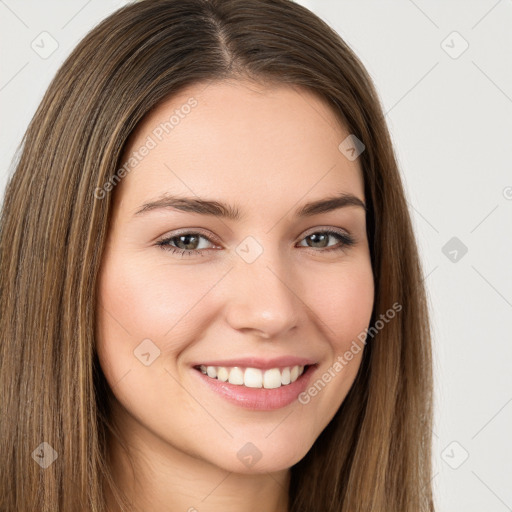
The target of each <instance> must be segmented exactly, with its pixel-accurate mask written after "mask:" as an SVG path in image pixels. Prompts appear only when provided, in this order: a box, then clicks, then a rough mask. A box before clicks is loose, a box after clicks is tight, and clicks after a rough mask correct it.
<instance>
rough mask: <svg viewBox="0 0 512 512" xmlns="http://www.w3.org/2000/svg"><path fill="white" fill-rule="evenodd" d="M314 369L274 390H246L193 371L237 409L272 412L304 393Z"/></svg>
mask: <svg viewBox="0 0 512 512" xmlns="http://www.w3.org/2000/svg"><path fill="white" fill-rule="evenodd" d="M315 370H316V367H315V366H314V365H313V366H309V367H308V368H307V371H305V372H304V373H303V374H302V375H301V376H300V377H299V378H298V379H297V380H296V381H295V382H292V383H291V384H287V385H286V386H281V387H279V388H275V389H265V388H248V387H245V386H237V385H235V384H230V383H229V382H223V381H220V380H218V379H212V378H211V377H208V376H207V375H205V374H204V373H202V372H201V371H200V370H197V369H195V368H194V369H193V372H194V373H196V374H197V375H198V377H199V378H200V379H201V380H202V381H203V382H204V383H205V384H206V385H207V386H209V387H210V389H212V390H213V391H215V392H216V393H218V394H219V395H221V396H222V397H223V398H225V399H226V400H227V401H228V402H231V403H233V404H235V405H238V406H239V407H243V408H245V409H251V410H253V411H272V410H275V409H281V408H282V407H286V406H287V405H290V404H291V403H292V402H294V401H295V400H296V399H297V397H298V396H299V395H300V394H301V393H302V392H303V391H305V389H306V388H307V386H308V383H309V381H310V380H311V376H312V374H313V373H314V372H315Z"/></svg>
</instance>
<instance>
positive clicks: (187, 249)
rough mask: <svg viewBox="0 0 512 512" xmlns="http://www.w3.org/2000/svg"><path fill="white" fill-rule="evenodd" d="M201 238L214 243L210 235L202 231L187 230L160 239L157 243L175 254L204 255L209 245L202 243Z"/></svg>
mask: <svg viewBox="0 0 512 512" xmlns="http://www.w3.org/2000/svg"><path fill="white" fill-rule="evenodd" d="M201 239H202V240H206V241H207V242H208V243H212V241H211V240H210V239H209V238H208V237H206V236H204V235H202V234H201V233H195V232H186V233H181V234H179V235H174V236H171V237H169V238H165V239H164V240H160V241H159V242H157V244H156V245H158V246H159V247H162V249H164V250H166V251H171V252H172V253H173V254H174V253H179V254H181V255H182V256H184V255H185V254H187V255H188V256H191V255H192V254H199V255H201V256H204V254H203V252H204V251H205V250H206V249H208V247H204V244H202V243H201Z"/></svg>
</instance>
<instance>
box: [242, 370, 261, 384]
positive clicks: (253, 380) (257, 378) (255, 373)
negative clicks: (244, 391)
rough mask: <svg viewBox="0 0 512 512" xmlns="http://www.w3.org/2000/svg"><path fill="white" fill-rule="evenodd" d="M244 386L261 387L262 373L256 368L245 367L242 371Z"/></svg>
mask: <svg viewBox="0 0 512 512" xmlns="http://www.w3.org/2000/svg"><path fill="white" fill-rule="evenodd" d="M244 386H246V387H248V388H261V387H262V386H263V374H262V373H261V370H259V369H258V368H246V369H245V373H244Z"/></svg>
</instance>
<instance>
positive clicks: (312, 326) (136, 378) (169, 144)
mask: <svg viewBox="0 0 512 512" xmlns="http://www.w3.org/2000/svg"><path fill="white" fill-rule="evenodd" d="M191 97H193V98H194V99H195V100H196V101H197V104H196V106H195V107H194V108H192V109H190V111H189V109H185V110H186V111H187V112H189V113H188V114H186V115H184V116H182V117H181V118H180V121H179V123H178V124H176V126H174V128H173V129H172V130H170V131H169V133H168V134H164V136H163V137H161V139H162V140H161V141H158V140H157V137H156V136H155V129H157V128H158V127H159V126H161V123H164V122H166V121H169V118H170V116H171V115H172V114H173V113H174V112H175V111H176V109H180V108H181V107H182V106H183V105H185V104H187V101H188V100H189V99H190V98H191ZM182 112H183V111H182ZM156 133H159V132H158V131H157V132H156ZM348 135H349V133H348V132H347V131H346V130H345V129H344V128H343V126H342V125H341V124H340V122H339V121H338V120H337V118H336V116H335V114H334V112H333V111H332V110H331V109H330V107H329V106H328V105H327V104H326V103H325V102H324V100H322V99H321V98H319V97H317V96H316V95H314V94H312V93H311V92H309V91H307V90H305V89H301V88H297V87H292V86H288V85H279V86H275V85H273V86H268V85H266V86H263V85H259V84H255V83H252V82H245V81H235V80H229V81H218V82H213V83H210V84H208V85H207V84H205V83H201V84H194V85H193V86H190V87H188V88H187V89H184V90H182V91H181V92H180V93H179V94H178V95H175V96H173V97H172V98H171V99H170V100H167V101H166V102H164V103H162V104H161V105H160V106H158V108H156V109H155V110H154V111H152V112H151V113H150V114H149V115H148V116H147V117H146V118H145V119H144V121H143V122H142V123H141V124H140V126H139V127H138V129H137V131H136V132H135V133H134V135H133V137H131V139H130V141H129V145H128V147H127V149H126V153H125V157H126V159H128V158H129V156H130V154H131V153H132V152H133V151H137V150H138V149H139V148H140V147H141V146H143V145H144V144H146V143H147V141H148V137H151V138H152V139H154V141H155V142H157V144H156V147H154V148H152V149H150V151H149V152H148V154H147V155H146V156H145V157H144V158H143V159H142V160H141V161H140V163H137V165H136V166H135V167H134V168H133V170H132V171H131V172H130V173H128V174H127V175H126V176H125V177H124V178H123V180H122V181H121V182H120V183H119V184H118V185H117V187H116V189H115V190H114V192H113V193H114V194H115V196H114V199H115V200H114V203H113V211H112V218H111V224H110V226H109V233H108V240H107V246H106V249H105V252H104V255H103V260H102V267H101V271H100V276H99V283H98V284H99V288H98V290H99V304H98V325H97V350H98V355H99V359H100V363H101V367H102V369H103V371H104V373H105V376H106V379H107V381H108V383H109V385H110V387H111V388H112V390H113V393H114V395H115V397H116V403H115V405H114V408H113V419H114V421H116V423H117V424H118V425H119V428H120V429H121V432H122V436H123V439H124V440H125V442H126V443H127V445H128V446H129V447H130V450H131V452H132V461H133V467H132V466H131V465H130V464H129V463H128V461H127V459H126V456H125V454H124V452H123V451H122V450H121V449H120V447H119V444H118V442H117V441H116V440H115V439H111V440H110V445H109V446H110V449H111V454H112V458H113V467H114V472H115V478H116V479H117V481H118V483H119V485H120V486H121V488H122V489H123V490H124V492H126V493H127V495H128V496H129V497H130V499H131V500H133V503H134V504H135V506H136V507H138V508H136V510H147V511H149V510H151V512H164V511H166V512H168V511H172V512H175V511H183V512H185V511H190V512H192V511H194V510H197V511H199V512H232V511H233V512H234V511H236V512H260V511H261V510H264V511H267V512H272V511H274V512H285V511H287V510H288V505H289V503H288V497H287V494H288V484H289V477H290V469H289V468H290V467H291V466H292V465H293V464H295V463H296V462H298V461H299V460H300V459H302V458H303V457H304V456H305V455H306V453H307V451H308V450H309V449H310V448H311V446H312V445H313V443H314V442H315V440H316V439H317V437H318V436H319V435H320V433H321V432H322V430H323V429H324V428H325V427H326V426H327V424H328V423H329V421H330V420H331V419H332V417H333V416H334V414H335V413H336V411H337V410H338V408H339V406H340V404H341V403H342V402H343V400H344V398H345V396H346V394H347V393H348V391H349V389H350V387H351V385H352V383H353V381H354V379H355V376H356V373H357V370H358V368H359V366H360V362H361V357H362V353H363V351H360V352H359V353H358V354H356V355H354V357H353V359H352V360H351V361H350V363H349V364H347V365H346V366H344V367H343V369H342V370H341V371H339V372H338V373H337V374H336V377H334V378H332V379H331V381H330V382H329V383H328V384H327V385H326V386H325V387H324V388H323V389H322V390H321V391H320V392H319V393H318V394H317V396H315V397H314V398H312V399H311V401H310V402H309V403H308V404H306V405H303V404H301V403H300V402H299V401H298V400H295V401H294V402H293V403H291V404H290V405H288V406H286V407H284V408H281V409H277V410H273V411H253V410H248V409H244V408H242V407H239V406H237V405H234V404H232V403H230V402H227V401H226V400H225V399H224V398H223V397H221V396H220V395H218V394H217V393H215V392H213V391H212V390H210V389H209V387H208V386H206V385H205V384H204V383H203V382H202V381H201V380H200V379H198V378H197V375H196V374H195V373H194V372H197V370H195V369H193V367H192V365H193V364H196V363H197V362H198V361H208V360H218V359H233V358H236V357H247V356H257V357H263V358H265V359H270V358H274V357H279V356H285V355H294V356H299V357H310V358H312V359H314V360H315V361H317V364H318V367H317V368H316V370H315V375H316V378H320V377H321V375H322V374H323V373H324V372H326V371H327V370H328V369H329V368H330V367H332V365H333V363H334V362H335V360H336V358H337V357H338V356H339V355H341V354H343V353H344V352H345V351H346V350H348V349H349V347H350V346H351V343H352V342H353V341H354V340H357V337H358V336H359V335H360V333H361V332H363V331H364V330H365V328H366V327H368V324H369V321H370V317H371V312H372V308H373V300H374V281H373V274H372V268H371V260H370V251H369V246H368V240H367V236H366V225H365V210H364V209H363V208H361V207H359V206H346V207H343V208H338V209H336V210H332V211H329V212H325V213H318V214H316V215H314V216H310V217H302V218H300V217H297V216H295V210H297V209H298V208H300V207H301V206H302V205H304V204H306V203H308V202H311V201H315V200H319V199H324V198H330V197H332V196H333V195H337V194H340V193H347V194H348V193H349V194H353V195H354V196H356V197H357V198H359V199H360V200H361V201H363V202H364V201H365V197H364V181H363V175H362V170H361V167H360V163H359V159H356V160H355V161H350V160H349V159H347V158H346V157H345V156H344V155H343V154H342V152H340V150H339V149H338V146H339V144H340V142H341V141H343V140H344V139H345V138H346V137H347V136H348ZM164 194H172V195H179V196H187V197H193V198H201V199H205V200H206V199H208V200H215V201H218V202H222V203H227V204H230V205H233V207H235V206H236V207H237V208H238V210H239V213H240V214H241V218H240V219H239V220H232V219H227V218H221V217H218V216H214V215H205V214H201V213H195V212H189V211H181V210H178V209H175V208H169V207H167V208H160V209H157V208H155V209H150V210H148V211H146V212H144V213H142V214H137V213H136V212H137V211H139V210H140V209H141V208H142V207H143V205H144V204H146V203H149V202H151V201H155V200H156V199H159V198H161V197H162V196H163V195H164ZM326 228H330V229H333V230H335V231H338V232H340V233H341V234H343V235H349V236H351V237H352V238H353V239H354V241H355V242H354V244H353V245H351V246H343V242H342V240H341V239H340V238H339V237H337V236H332V235H322V232H323V231H322V230H323V229H324V230H325V229H326ZM198 232H199V234H200V235H201V236H200V237H199V238H194V236H192V237H189V238H187V237H185V238H180V236H182V235H183V234H184V233H189V234H194V233H198ZM315 234H316V235H315ZM178 235H180V236H178ZM311 235H314V236H313V237H312V236H311ZM170 237H175V238H173V239H172V241H170V242H169V241H168V242H167V247H164V246H161V245H158V242H159V241H161V240H164V239H169V238H170ZM247 237H252V239H254V240H256V241H257V243H258V244H259V247H261V250H262V251H263V252H262V253H261V255H260V256H259V257H257V258H256V259H255V261H253V262H251V263H248V262H247V261H246V260H244V258H242V257H241V256H240V255H239V254H241V253H239V252H237V251H236V249H237V247H239V246H240V244H241V243H242V242H243V241H244V240H245V241H247V240H246V239H247ZM252 239H251V240H252ZM252 243H253V245H252V246H250V247H252V249H250V250H251V251H254V250H257V247H258V245H254V242H252ZM333 247H334V250H333V249H332V248H333ZM173 248H174V249H175V250H182V249H196V250H197V251H199V252H198V253H191V254H180V253H178V252H176V253H173V252H172V249H173ZM169 249H171V250H169ZM143 340H151V342H147V341H146V342H145V343H146V344H148V343H149V344H148V345H144V346H145V347H149V352H150V356H151V359H152V358H153V357H154V356H155V354H157V351H158V350H159V351H160V353H159V355H158V357H156V358H155V359H154V360H153V362H152V363H151V364H149V365H147V366H146V365H145V364H143V363H142V362H141V360H140V358H138V357H136V355H135V354H134V351H135V353H137V347H138V346H140V344H141V342H142V341H143ZM151 347H157V348H151ZM139 352H140V351H139ZM147 352H148V351H147V350H146V352H145V353H147ZM139 355H140V354H139ZM144 358H145V359H148V358H149V356H147V355H146V356H144ZM144 358H143V359H144ZM316 378H315V379H314V380H316ZM249 442H250V443H252V444H253V445H254V446H255V447H257V449H258V450H259V452H260V453H261V459H260V460H259V461H258V462H257V464H255V465H253V466H251V467H249V466H248V465H244V464H243V463H242V462H241V461H240V459H239V458H238V457H237V453H238V452H239V450H240V449H241V448H242V447H244V446H245V445H246V444H247V443H249ZM116 510H117V508H116V507H114V505H113V502H112V500H111V499H110V511H111V512H114V511H116Z"/></svg>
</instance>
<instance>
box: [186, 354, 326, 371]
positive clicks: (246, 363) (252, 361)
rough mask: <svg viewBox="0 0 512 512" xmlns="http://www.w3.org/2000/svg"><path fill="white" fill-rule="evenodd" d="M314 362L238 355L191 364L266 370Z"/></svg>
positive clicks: (297, 358) (293, 357)
mask: <svg viewBox="0 0 512 512" xmlns="http://www.w3.org/2000/svg"><path fill="white" fill-rule="evenodd" d="M313 364H316V361H315V360H313V359H309V358H306V357H295V356H283V357H276V358H274V359H263V358H259V357H238V358H236V359H224V360H220V359H216V360H212V361H201V362H199V363H195V364H193V365H192V366H225V367H234V366H241V367H244V368H259V369H261V370H268V369H270V368H287V367H292V366H307V365H313Z"/></svg>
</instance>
